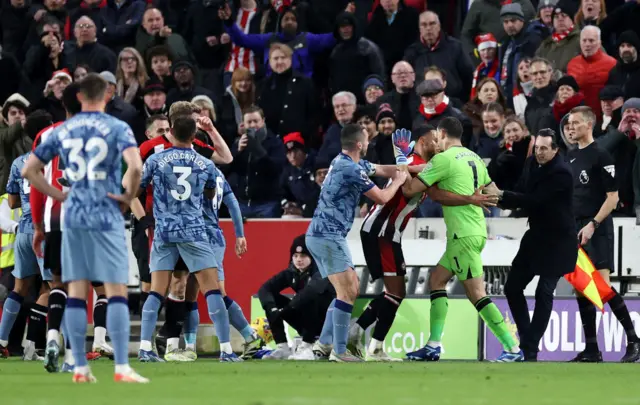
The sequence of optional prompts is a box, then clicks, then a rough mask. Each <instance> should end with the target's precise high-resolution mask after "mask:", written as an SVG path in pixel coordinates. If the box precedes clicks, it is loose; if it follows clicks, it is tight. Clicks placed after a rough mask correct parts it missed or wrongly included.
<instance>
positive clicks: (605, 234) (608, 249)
mask: <svg viewBox="0 0 640 405" xmlns="http://www.w3.org/2000/svg"><path fill="white" fill-rule="evenodd" d="M589 221H591V219H590V218H587V219H578V220H577V221H576V227H577V228H578V232H580V230H581V229H582V228H584V227H585V226H586V225H587V224H588V223H589ZM613 246H614V245H613V219H612V218H611V216H609V217H608V218H607V219H605V220H604V221H602V223H601V224H600V226H599V227H598V228H597V229H596V231H595V232H594V233H593V236H592V237H591V239H590V240H589V242H587V244H586V245H584V246H583V247H582V248H583V249H584V251H585V252H587V255H589V259H591V263H593V265H594V266H595V268H596V270H605V269H607V270H609V271H613V268H614V264H613V249H614V247H613Z"/></svg>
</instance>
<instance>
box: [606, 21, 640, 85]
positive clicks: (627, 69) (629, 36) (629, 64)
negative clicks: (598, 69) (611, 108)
mask: <svg viewBox="0 0 640 405" xmlns="http://www.w3.org/2000/svg"><path fill="white" fill-rule="evenodd" d="M638 50H640V39H639V38H638V35H637V34H636V33H635V32H633V31H625V32H623V33H622V35H620V38H619V39H618V58H619V60H618V61H617V64H616V66H615V67H614V68H613V69H611V71H610V72H609V78H608V79H607V84H608V85H614V86H619V87H622V91H623V92H625V94H626V95H627V97H632V96H634V94H630V93H631V91H629V90H632V89H627V87H628V85H629V84H631V83H633V82H634V81H635V80H637V79H640V61H639V60H638Z"/></svg>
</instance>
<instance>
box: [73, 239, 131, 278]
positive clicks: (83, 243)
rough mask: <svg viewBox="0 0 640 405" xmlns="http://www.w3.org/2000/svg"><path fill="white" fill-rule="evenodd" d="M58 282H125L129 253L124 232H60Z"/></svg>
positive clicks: (127, 273)
mask: <svg viewBox="0 0 640 405" xmlns="http://www.w3.org/2000/svg"><path fill="white" fill-rule="evenodd" d="M62 268H63V269H64V270H63V271H62V281H63V282H65V283H68V282H70V281H79V280H88V281H98V282H101V283H112V284H127V283H128V282H129V251H128V249H127V241H126V239H125V232H124V229H121V230H111V231H97V230H95V231H94V230H87V229H65V230H64V231H63V232H62Z"/></svg>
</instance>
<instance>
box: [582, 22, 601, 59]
mask: <svg viewBox="0 0 640 405" xmlns="http://www.w3.org/2000/svg"><path fill="white" fill-rule="evenodd" d="M601 35H602V34H601V31H600V28H598V27H596V26H595V25H587V26H586V27H584V28H583V29H582V31H581V32H580V51H581V52H582V56H584V57H585V58H588V57H590V56H593V55H595V54H596V53H597V52H598V51H599V50H600V48H601V47H602V41H601V39H600V38H601Z"/></svg>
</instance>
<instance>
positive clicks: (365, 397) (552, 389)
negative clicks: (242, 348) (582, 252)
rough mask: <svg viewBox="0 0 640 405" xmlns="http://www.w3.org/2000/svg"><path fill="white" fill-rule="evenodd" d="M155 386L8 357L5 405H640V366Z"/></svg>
mask: <svg viewBox="0 0 640 405" xmlns="http://www.w3.org/2000/svg"><path fill="white" fill-rule="evenodd" d="M132 365H133V366H134V367H135V368H136V370H137V371H138V372H139V373H140V374H142V375H144V376H145V377H148V378H150V379H151V383H150V384H149V385H124V384H115V383H114V382H113V380H112V378H113V377H112V373H113V363H112V362H110V361H108V360H98V361H96V362H92V363H91V367H92V369H93V373H94V375H95V376H96V377H97V378H98V384H95V385H74V384H73V383H72V382H71V375H70V374H48V373H47V372H46V371H45V370H44V368H43V366H42V364H41V363H39V362H23V361H21V360H19V359H18V358H12V359H9V360H0V404H2V405H23V404H24V405H45V404H47V405H48V404H64V405H102V404H105V405H195V404H216V405H217V404H220V405H236V404H237V405H354V404H366V405H374V404H376V405H377V404H399V405H412V404H416V405H425V404H429V403H431V404H437V405H445V404H460V405H476V404H487V405H502V404H504V405H507V404H508V405H529V404H532V405H534V404H535V405H543V404H549V405H564V404H572V405H573V404H576V405H590V404H594V405H596V404H597V405H602V404H607V405H615V404H640V394H639V391H638V388H637V387H638V386H637V375H638V370H639V369H638V367H639V366H638V365H637V364H564V363H533V364H532V363H527V364H491V363H475V362H441V363H399V364H398V363H396V364H373V363H363V364H333V363H325V362H295V363H294V362H268V361H252V362H245V363H240V364H239V363H224V364H221V363H218V362H217V361H216V360H213V359H201V360H198V361H197V362H195V363H183V364H175V363H171V364H158V363H152V364H141V363H138V362H137V361H136V360H134V359H132Z"/></svg>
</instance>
